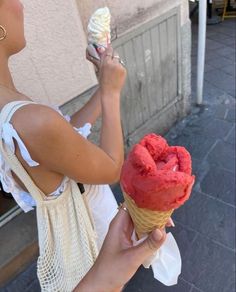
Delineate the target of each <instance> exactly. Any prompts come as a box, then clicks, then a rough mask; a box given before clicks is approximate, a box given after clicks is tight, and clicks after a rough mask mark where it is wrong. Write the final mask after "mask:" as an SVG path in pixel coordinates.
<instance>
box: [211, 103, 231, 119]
mask: <svg viewBox="0 0 236 292" xmlns="http://www.w3.org/2000/svg"><path fill="white" fill-rule="evenodd" d="M227 112H228V108H227V106H226V105H224V104H219V105H217V107H216V110H215V113H214V117H215V118H217V119H222V120H224V119H225V117H226V114H227Z"/></svg>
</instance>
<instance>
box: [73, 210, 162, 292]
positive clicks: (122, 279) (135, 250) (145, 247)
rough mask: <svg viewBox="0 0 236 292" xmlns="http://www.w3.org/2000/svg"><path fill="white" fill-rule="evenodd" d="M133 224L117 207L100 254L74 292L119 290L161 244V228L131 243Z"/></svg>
mask: <svg viewBox="0 0 236 292" xmlns="http://www.w3.org/2000/svg"><path fill="white" fill-rule="evenodd" d="M132 232H133V223H132V221H131V218H130V216H129V214H128V213H127V212H126V211H124V210H123V209H121V210H120V211H119V212H118V214H117V215H116V217H115V218H114V219H113V221H112V222H111V224H110V228H109V231H108V234H107V236H106V238H105V241H104V244H103V246H102V249H101V251H100V254H99V256H98V258H97V260H96V262H95V264H94V266H93V267H92V269H91V270H90V271H89V273H88V274H87V275H86V276H85V277H84V279H83V280H82V281H81V283H80V284H79V285H78V288H77V289H76V290H75V291H77V292H83V291H86V292H100V291H101V292H113V291H119V290H121V289H122V287H123V286H124V285H125V284H126V283H127V282H128V281H129V280H130V278H131V277H132V276H133V275H134V274H135V272H136V271H137V269H138V268H139V266H140V265H141V264H142V263H143V262H144V261H145V260H146V259H147V258H148V257H149V256H151V255H152V254H153V253H154V252H155V251H156V250H157V249H158V248H160V246H161V245H162V244H163V242H164V241H165V238H166V233H165V231H164V230H158V229H156V230H154V231H153V232H152V233H151V234H150V235H149V236H148V238H147V239H146V240H145V241H144V242H143V243H141V244H139V245H138V246H133V244H132V241H131V235H132Z"/></svg>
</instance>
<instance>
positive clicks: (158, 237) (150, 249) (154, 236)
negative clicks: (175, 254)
mask: <svg viewBox="0 0 236 292" xmlns="http://www.w3.org/2000/svg"><path fill="white" fill-rule="evenodd" d="M165 239H166V233H165V231H164V230H160V229H155V230H153V231H152V233H151V234H149V236H148V237H147V238H146V239H145V240H144V241H143V242H142V243H141V244H139V245H137V246H135V247H134V248H133V249H134V250H135V251H133V253H134V255H135V257H136V259H135V257H134V260H135V261H136V260H137V262H143V261H145V259H147V258H148V257H149V256H151V255H152V254H153V253H154V252H156V251H157V250H158V249H159V248H160V247H161V245H162V244H163V243H164V241H165Z"/></svg>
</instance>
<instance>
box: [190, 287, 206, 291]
mask: <svg viewBox="0 0 236 292" xmlns="http://www.w3.org/2000/svg"><path fill="white" fill-rule="evenodd" d="M191 292H204V291H203V290H200V289H198V288H196V287H192V290H191Z"/></svg>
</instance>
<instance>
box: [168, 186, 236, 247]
mask: <svg viewBox="0 0 236 292" xmlns="http://www.w3.org/2000/svg"><path fill="white" fill-rule="evenodd" d="M173 218H174V220H176V221H177V222H180V223H181V224H184V225H185V226H187V227H190V228H192V229H194V230H196V231H198V232H200V233H201V234H203V235H205V236H207V237H209V238H211V239H213V240H215V241H216V242H219V243H221V244H223V245H225V246H228V247H229V248H231V249H234V248H235V208H234V207H231V206H229V205H226V204H223V203H221V202H219V201H217V200H215V199H214V198H210V197H207V196H205V195H204V194H201V193H199V192H196V191H194V192H193V193H192V195H191V197H190V199H189V200H188V202H186V204H185V205H184V206H183V207H181V208H179V209H178V210H176V211H175V212H174V216H173Z"/></svg>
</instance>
